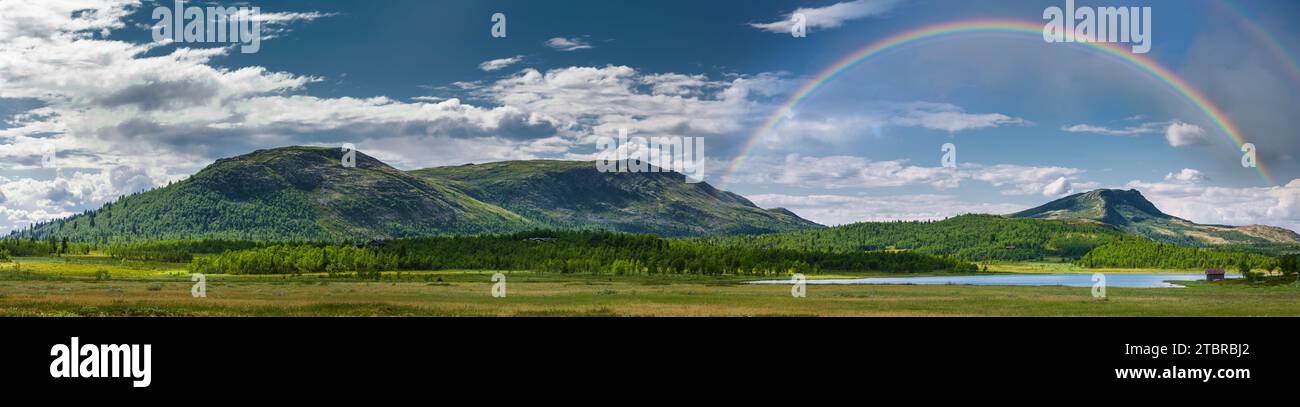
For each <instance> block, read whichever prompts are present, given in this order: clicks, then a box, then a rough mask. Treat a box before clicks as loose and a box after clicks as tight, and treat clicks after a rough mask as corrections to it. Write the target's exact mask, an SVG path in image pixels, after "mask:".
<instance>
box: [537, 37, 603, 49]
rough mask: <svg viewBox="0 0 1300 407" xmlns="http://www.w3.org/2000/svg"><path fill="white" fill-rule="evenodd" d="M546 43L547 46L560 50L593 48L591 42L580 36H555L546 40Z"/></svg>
mask: <svg viewBox="0 0 1300 407" xmlns="http://www.w3.org/2000/svg"><path fill="white" fill-rule="evenodd" d="M544 44H546V46H548V47H551V49H554V50H559V51H577V50H580V49H591V48H592V46H591V43H588V42H587V40H586V39H583V38H580V37H573V38H564V37H555V38H551V39H549V40H546V42H545V43H544Z"/></svg>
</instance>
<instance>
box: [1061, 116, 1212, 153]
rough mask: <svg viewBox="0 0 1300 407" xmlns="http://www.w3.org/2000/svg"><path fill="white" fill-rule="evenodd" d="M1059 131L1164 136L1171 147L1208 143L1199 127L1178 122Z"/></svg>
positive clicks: (1075, 127)
mask: <svg viewBox="0 0 1300 407" xmlns="http://www.w3.org/2000/svg"><path fill="white" fill-rule="evenodd" d="M1135 117H1138V116H1135ZM1130 119H1132V118H1130ZM1061 130H1062V131H1066V132H1070V133H1092V134H1101V135H1106V136H1126V137H1135V136H1142V135H1149V134H1164V135H1165V141H1167V142H1168V143H1169V146H1171V147H1185V146H1191V145H1200V144H1206V143H1209V141H1210V139H1209V137H1208V136H1206V133H1205V129H1202V128H1201V127H1200V126H1197V125H1195V124H1190V123H1184V122H1181V121H1178V120H1172V121H1164V122H1147V123H1142V124H1139V125H1136V126H1126V127H1123V128H1117V129H1116V128H1109V127H1105V126H1096V125H1091V124H1075V125H1071V126H1065V127H1062V128H1061Z"/></svg>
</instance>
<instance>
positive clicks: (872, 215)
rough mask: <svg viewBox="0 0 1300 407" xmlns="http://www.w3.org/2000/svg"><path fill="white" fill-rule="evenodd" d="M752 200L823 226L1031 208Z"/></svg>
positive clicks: (916, 200) (778, 197)
mask: <svg viewBox="0 0 1300 407" xmlns="http://www.w3.org/2000/svg"><path fill="white" fill-rule="evenodd" d="M749 199H750V200H751V201H753V202H754V203H755V204H757V205H758V206H761V207H764V208H773V207H783V208H786V209H789V210H791V211H792V212H794V213H796V214H798V215H799V216H801V217H804V218H806V219H809V220H812V221H814V222H817V223H820V224H823V225H832V226H833V225H842V224H847V223H854V222H867V221H875V222H879V221H898V220H935V219H943V218H948V217H952V216H957V215H963V214H968V213H990V214H1007V213H1014V212H1017V211H1021V210H1025V209H1027V208H1028V207H1026V206H1022V205H1013V204H997V203H983V202H969V201H964V200H961V199H959V198H957V197H954V196H951V195H933V194H920V195H894V196H880V197H877V196H852V195H807V196H801V195H786V194H758V195H752V196H749Z"/></svg>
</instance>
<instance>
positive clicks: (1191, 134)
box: [1165, 122, 1210, 147]
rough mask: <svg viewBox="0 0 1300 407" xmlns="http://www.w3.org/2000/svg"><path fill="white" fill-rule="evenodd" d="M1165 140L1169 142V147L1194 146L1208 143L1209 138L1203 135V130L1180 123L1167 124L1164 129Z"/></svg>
mask: <svg viewBox="0 0 1300 407" xmlns="http://www.w3.org/2000/svg"><path fill="white" fill-rule="evenodd" d="M1165 140H1166V141H1168V142H1169V146H1170V147H1185V146H1194V145H1201V144H1208V143H1209V142H1210V139H1209V137H1208V136H1206V135H1205V129H1202V128H1201V127H1200V126H1197V125H1195V124H1187V123H1182V122H1174V123H1170V124H1169V127H1168V128H1167V129H1165Z"/></svg>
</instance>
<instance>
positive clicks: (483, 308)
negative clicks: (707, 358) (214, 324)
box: [0, 256, 1300, 316]
mask: <svg viewBox="0 0 1300 407" xmlns="http://www.w3.org/2000/svg"><path fill="white" fill-rule="evenodd" d="M14 260H15V261H14V262H9V263H0V316H1092V315H1097V316H1297V315H1300V287H1297V286H1296V285H1294V284H1272V285H1270V284H1262V283H1250V282H1246V281H1226V282H1215V283H1205V282H1192V283H1186V285H1187V287H1186V288H1165V289H1149V288H1148V289H1143V288H1117V287H1111V288H1108V289H1107V294H1108V298H1107V299H1106V300H1104V301H1099V300H1094V299H1093V298H1092V296H1091V290H1090V288H1088V287H1007V286H958V285H809V286H807V297H805V298H793V297H791V295H790V287H789V286H786V285H752V284H745V283H744V282H745V281H748V280H752V278H751V277H729V276H723V277H718V276H698V275H627V276H612V275H592V274H559V273H537V272H505V273H506V274H507V276H508V277H507V283H508V284H507V295H506V297H505V298H494V297H493V296H492V295H491V288H492V285H493V283H492V281H491V276H492V274H493V272H489V271H428V272H401V273H396V272H389V273H384V274H383V276H382V277H381V279H380V280H379V281H371V280H356V279H352V278H336V277H330V276H326V275H323V274H306V275H298V276H290V275H283V276H281V275H271V276H267V275H258V276H252V275H208V276H207V297H206V298H193V297H192V296H191V294H190V289H191V287H192V285H193V284H194V283H192V282H191V281H190V275H189V273H188V271H186V269H185V265H184V264H176V263H159V262H138V261H121V260H113V259H110V258H107V257H102V256H67V257H62V258H54V257H20V258H15V259H14ZM989 271H990V272H1018V273H1035V272H1037V273H1049V272H1050V273H1060V272H1089V273H1090V272H1093V271H1097V270H1092V269H1080V268H1077V267H1076V266H1073V265H1069V264H1061V263H1001V264H992V265H990V267H989ZM1101 271H1103V272H1108V273H1109V272H1122V271H1128V270H1101ZM1139 271H1147V272H1150V271H1152V270H1139ZM1174 272H1180V271H1174ZM881 275H884V274H880V273H861V274H846V273H836V274H835V275H810V276H808V277H809V278H810V279H817V278H852V277H864V276H881Z"/></svg>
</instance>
